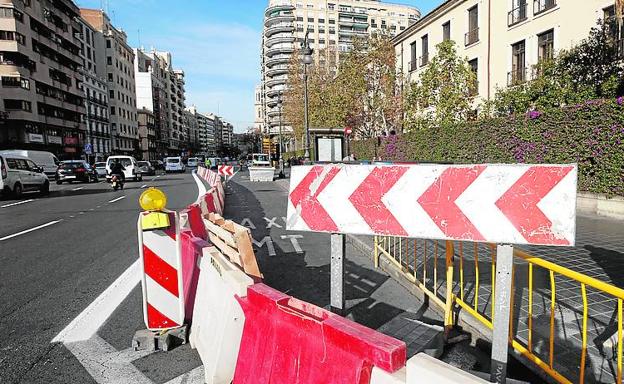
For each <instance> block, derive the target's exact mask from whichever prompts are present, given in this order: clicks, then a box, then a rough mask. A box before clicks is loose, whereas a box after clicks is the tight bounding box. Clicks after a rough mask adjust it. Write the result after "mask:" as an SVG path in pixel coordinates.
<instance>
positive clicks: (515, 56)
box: [507, 40, 526, 85]
mask: <svg viewBox="0 0 624 384" xmlns="http://www.w3.org/2000/svg"><path fill="white" fill-rule="evenodd" d="M525 45H526V44H525V41H524V40H522V41H519V42H517V43H515V44H513V45H512V46H511V72H510V73H509V74H508V76H507V83H508V85H517V84H521V83H524V82H525V81H526V67H525V66H526V55H525Z"/></svg>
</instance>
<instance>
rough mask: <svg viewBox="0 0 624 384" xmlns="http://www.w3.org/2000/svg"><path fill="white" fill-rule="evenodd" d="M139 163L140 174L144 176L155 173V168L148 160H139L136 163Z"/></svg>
mask: <svg viewBox="0 0 624 384" xmlns="http://www.w3.org/2000/svg"><path fill="white" fill-rule="evenodd" d="M137 164H138V165H139V172H141V174H142V175H146V176H154V175H155V174H156V168H155V167H154V166H153V165H152V163H151V162H149V161H139V162H138V163H137Z"/></svg>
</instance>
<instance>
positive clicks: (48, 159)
mask: <svg viewBox="0 0 624 384" xmlns="http://www.w3.org/2000/svg"><path fill="white" fill-rule="evenodd" d="M2 152H4V153H6V154H13V155H19V156H22V157H26V158H28V159H30V160H32V161H33V162H34V163H35V164H37V166H39V167H41V168H43V172H44V173H45V174H46V175H48V177H52V176H54V175H55V174H56V169H57V168H58V165H59V163H60V161H59V159H57V158H56V156H54V155H53V154H52V153H50V152H46V151H32V150H26V149H9V150H6V151H2Z"/></svg>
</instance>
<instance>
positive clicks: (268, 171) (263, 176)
mask: <svg viewBox="0 0 624 384" xmlns="http://www.w3.org/2000/svg"><path fill="white" fill-rule="evenodd" d="M274 176H275V168H273V167H249V181H273V177H274Z"/></svg>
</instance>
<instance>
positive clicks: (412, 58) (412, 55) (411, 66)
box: [409, 41, 418, 71]
mask: <svg viewBox="0 0 624 384" xmlns="http://www.w3.org/2000/svg"><path fill="white" fill-rule="evenodd" d="M416 52H417V51H416V42H415V41H414V42H413V43H411V44H410V62H409V70H410V71H415V70H416V68H417V67H418V66H417V65H416V60H418V57H417V56H416Z"/></svg>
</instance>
